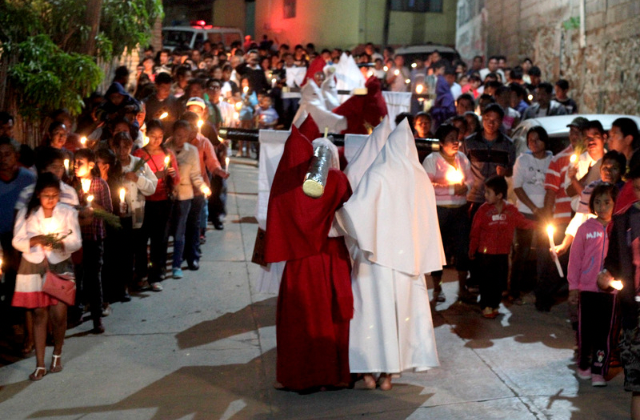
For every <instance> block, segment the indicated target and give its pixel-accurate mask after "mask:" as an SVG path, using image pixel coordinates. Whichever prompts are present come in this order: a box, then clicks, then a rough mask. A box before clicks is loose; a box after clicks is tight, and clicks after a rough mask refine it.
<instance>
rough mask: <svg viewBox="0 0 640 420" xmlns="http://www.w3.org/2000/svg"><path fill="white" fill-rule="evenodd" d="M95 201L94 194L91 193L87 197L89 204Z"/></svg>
mask: <svg viewBox="0 0 640 420" xmlns="http://www.w3.org/2000/svg"><path fill="white" fill-rule="evenodd" d="M92 202H93V196H92V195H90V196H88V197H87V204H88V205H89V207H91V203H92Z"/></svg>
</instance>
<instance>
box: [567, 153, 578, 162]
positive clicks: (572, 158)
mask: <svg viewBox="0 0 640 420" xmlns="http://www.w3.org/2000/svg"><path fill="white" fill-rule="evenodd" d="M569 161H570V162H571V163H576V162H577V161H578V155H571V157H570V158H569Z"/></svg>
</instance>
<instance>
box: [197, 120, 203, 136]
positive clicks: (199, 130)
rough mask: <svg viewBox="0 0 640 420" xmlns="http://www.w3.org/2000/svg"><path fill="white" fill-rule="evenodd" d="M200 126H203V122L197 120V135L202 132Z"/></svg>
mask: <svg viewBox="0 0 640 420" xmlns="http://www.w3.org/2000/svg"><path fill="white" fill-rule="evenodd" d="M202 124H204V121H202V120H198V132H199V133H200V132H201V131H202Z"/></svg>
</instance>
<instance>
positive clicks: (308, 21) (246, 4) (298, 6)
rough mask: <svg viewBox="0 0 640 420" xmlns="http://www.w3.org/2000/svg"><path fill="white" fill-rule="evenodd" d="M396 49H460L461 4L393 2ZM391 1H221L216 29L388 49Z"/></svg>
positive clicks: (391, 34) (436, 0) (391, 29)
mask: <svg viewBox="0 0 640 420" xmlns="http://www.w3.org/2000/svg"><path fill="white" fill-rule="evenodd" d="M390 4H391V12H390V15H389V37H388V43H389V44H390V45H409V44H424V43H427V42H433V43H436V44H444V45H450V46H453V45H454V43H455V22H456V1H455V0H392V1H391V3H390ZM385 8H386V0H255V1H246V0H215V1H214V3H213V24H214V25H220V26H234V27H238V28H240V29H242V30H243V32H244V33H246V34H248V35H252V36H253V37H254V38H256V39H261V37H262V36H263V35H267V36H269V37H270V38H271V39H277V40H278V42H279V43H287V44H292V45H295V44H306V43H308V42H313V43H314V44H316V46H317V47H319V48H324V47H327V48H332V47H339V48H353V47H355V46H356V45H359V44H363V43H366V42H373V43H374V44H382V42H383V37H384V21H385Z"/></svg>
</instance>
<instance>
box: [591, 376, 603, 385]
mask: <svg viewBox="0 0 640 420" xmlns="http://www.w3.org/2000/svg"><path fill="white" fill-rule="evenodd" d="M591 386H599V387H602V386H607V381H605V379H604V376H602V375H595V374H594V375H591Z"/></svg>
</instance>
